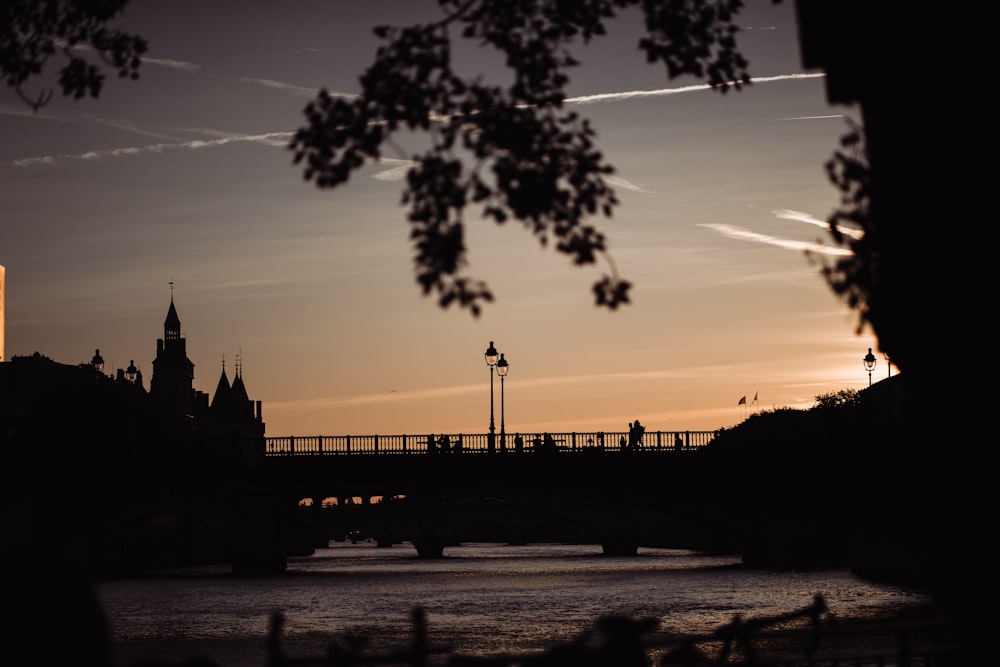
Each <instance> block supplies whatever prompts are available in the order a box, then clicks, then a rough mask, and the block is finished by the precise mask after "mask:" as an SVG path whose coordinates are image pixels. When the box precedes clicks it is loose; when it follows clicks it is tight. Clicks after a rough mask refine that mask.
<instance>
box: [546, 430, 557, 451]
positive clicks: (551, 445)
mask: <svg viewBox="0 0 1000 667" xmlns="http://www.w3.org/2000/svg"><path fill="white" fill-rule="evenodd" d="M544 442H545V444H544V446H545V451H547V452H554V451H556V441H555V440H553V439H552V434H551V433H546V434H545V441H544Z"/></svg>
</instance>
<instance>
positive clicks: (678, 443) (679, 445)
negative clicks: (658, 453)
mask: <svg viewBox="0 0 1000 667" xmlns="http://www.w3.org/2000/svg"><path fill="white" fill-rule="evenodd" d="M683 448H684V441H683V440H681V434H680V433H675V434H674V449H675V450H676V451H678V452H679V451H681V449H683Z"/></svg>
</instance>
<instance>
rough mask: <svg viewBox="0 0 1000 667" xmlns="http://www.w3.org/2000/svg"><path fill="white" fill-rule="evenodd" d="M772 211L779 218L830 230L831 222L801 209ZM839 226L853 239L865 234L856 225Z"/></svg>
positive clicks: (845, 234)
mask: <svg viewBox="0 0 1000 667" xmlns="http://www.w3.org/2000/svg"><path fill="white" fill-rule="evenodd" d="M771 213H774V215H776V216H777V217H779V218H782V219H783V220H797V221H799V222H805V223H808V224H810V225H815V226H817V227H822V228H823V229H825V230H827V231H829V230H830V223H828V222H827V221H826V220H820V219H819V218H814V217H813V216H811V215H809V214H808V213H803V212H801V211H793V210H791V209H787V208H782V209H778V210H775V211H771ZM837 228H838V229H839V230H840V231H841V232H842V233H843V234H844V236H849V237H850V238H852V239H860V238H861V237H863V236H864V235H865V233H864V231H863V230H860V229H855V228H854V227H843V226H838V227H837Z"/></svg>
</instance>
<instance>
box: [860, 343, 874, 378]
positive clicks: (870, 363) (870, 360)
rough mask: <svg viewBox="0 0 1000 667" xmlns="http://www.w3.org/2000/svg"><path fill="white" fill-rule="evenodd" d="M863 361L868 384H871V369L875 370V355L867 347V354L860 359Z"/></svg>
mask: <svg viewBox="0 0 1000 667" xmlns="http://www.w3.org/2000/svg"><path fill="white" fill-rule="evenodd" d="M862 361H863V362H865V370H866V371H868V386H869V387H870V386H872V371H873V370H875V362H876V361H877V360H876V359H875V355H874V354H872V349H871V348H868V354H866V355H865V358H864V359H862Z"/></svg>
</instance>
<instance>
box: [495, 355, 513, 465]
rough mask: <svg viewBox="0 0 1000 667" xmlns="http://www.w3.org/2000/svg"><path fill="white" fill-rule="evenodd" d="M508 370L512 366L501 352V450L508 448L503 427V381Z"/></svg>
mask: <svg viewBox="0 0 1000 667" xmlns="http://www.w3.org/2000/svg"><path fill="white" fill-rule="evenodd" d="M508 370H510V364H509V363H508V362H507V360H506V359H504V357H503V352H501V353H500V359H499V360H498V361H497V375H499V376H500V449H505V448H506V447H507V434H506V433H504V427H503V379H504V377H505V376H506V375H507V371H508Z"/></svg>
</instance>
